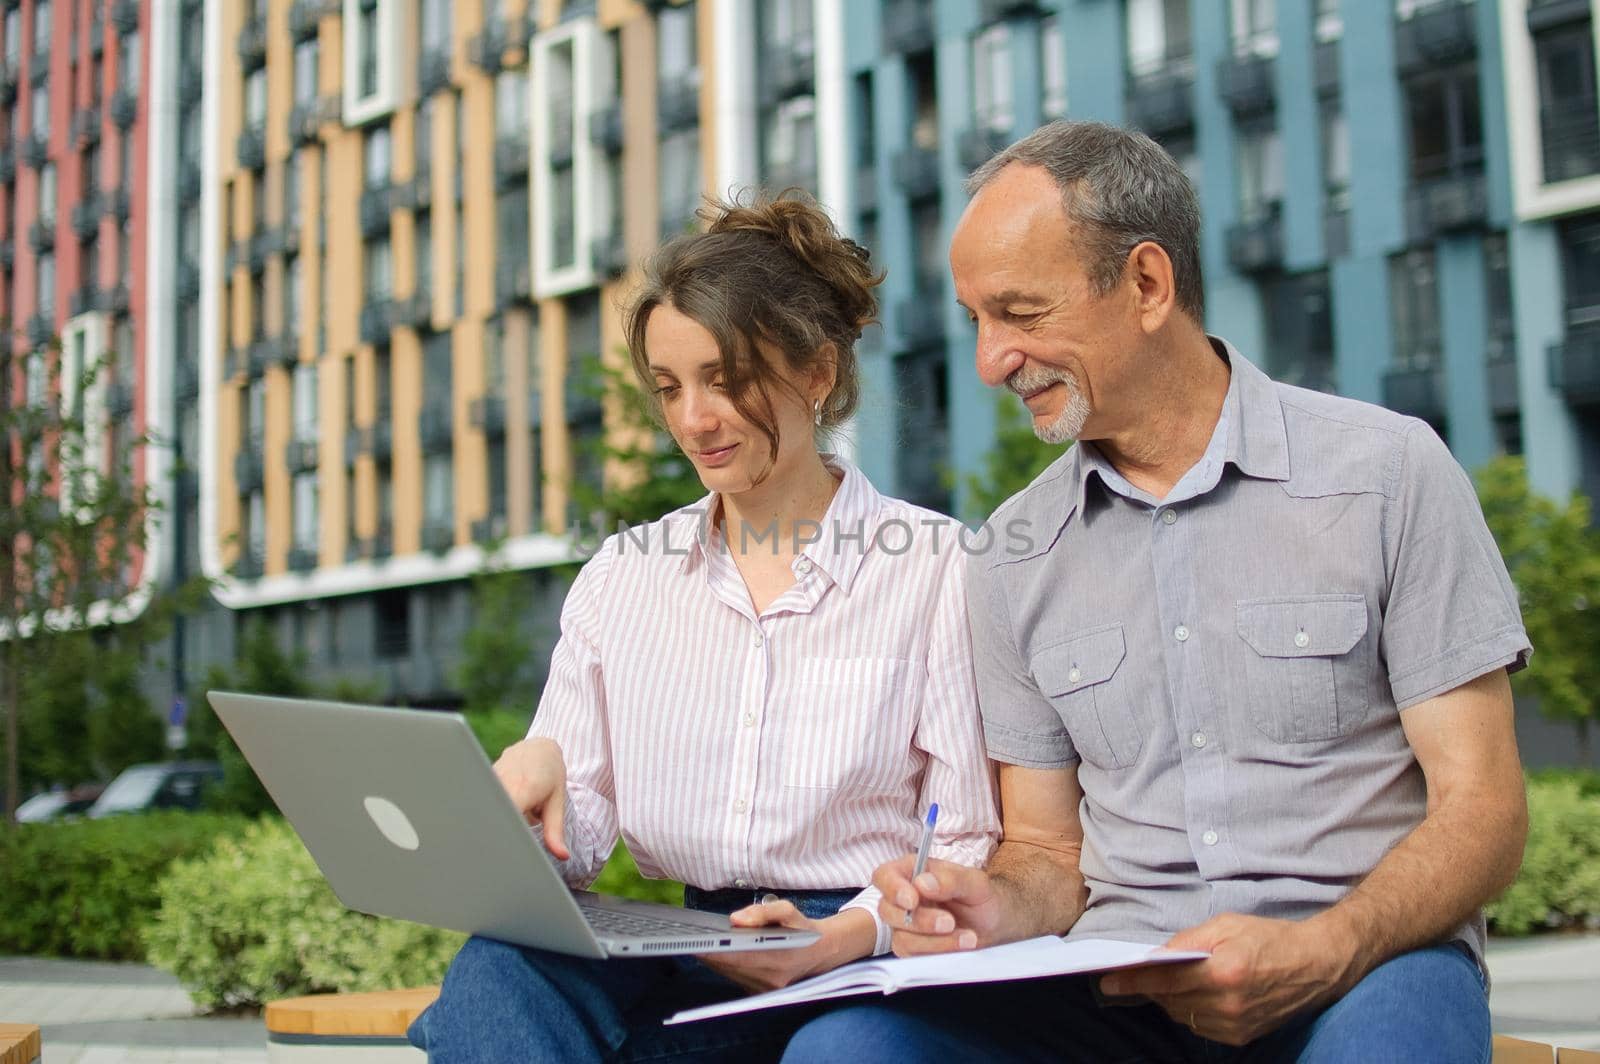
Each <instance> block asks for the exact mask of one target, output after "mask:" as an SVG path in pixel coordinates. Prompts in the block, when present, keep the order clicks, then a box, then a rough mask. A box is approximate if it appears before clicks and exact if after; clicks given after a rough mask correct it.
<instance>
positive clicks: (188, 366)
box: [172, 358, 200, 403]
mask: <svg viewBox="0 0 1600 1064" xmlns="http://www.w3.org/2000/svg"><path fill="white" fill-rule="evenodd" d="M172 371H173V372H172V381H173V390H174V391H175V392H176V393H177V396H178V401H179V402H180V403H192V402H194V401H195V400H196V399H198V398H199V397H200V367H199V366H197V365H195V364H194V362H193V361H191V360H190V359H187V358H180V359H178V361H177V363H176V364H175V365H174V366H173V367H172Z"/></svg>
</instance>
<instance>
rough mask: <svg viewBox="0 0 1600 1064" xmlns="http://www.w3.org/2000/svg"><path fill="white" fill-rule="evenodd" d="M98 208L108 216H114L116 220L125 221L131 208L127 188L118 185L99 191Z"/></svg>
mask: <svg viewBox="0 0 1600 1064" xmlns="http://www.w3.org/2000/svg"><path fill="white" fill-rule="evenodd" d="M100 209H101V210H102V211H104V212H105V214H106V217H108V218H114V219H116V220H117V221H118V222H125V221H127V220H128V213H129V211H130V210H131V209H132V203H131V202H130V201H129V199H128V190H127V189H125V188H123V187H121V186H120V185H119V186H117V187H116V188H108V189H105V190H104V191H102V192H101V193H100Z"/></svg>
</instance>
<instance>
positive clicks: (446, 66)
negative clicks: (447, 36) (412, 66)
mask: <svg viewBox="0 0 1600 1064" xmlns="http://www.w3.org/2000/svg"><path fill="white" fill-rule="evenodd" d="M449 84H450V49H449V48H447V47H435V48H424V49H423V50H422V56H421V58H420V59H418V61H417V95H419V96H423V97H427V96H432V95H433V94H434V93H436V92H438V91H439V90H440V89H443V88H445V87H447V86H448V85H449Z"/></svg>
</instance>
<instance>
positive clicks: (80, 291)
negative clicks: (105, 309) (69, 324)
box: [67, 281, 100, 317]
mask: <svg viewBox="0 0 1600 1064" xmlns="http://www.w3.org/2000/svg"><path fill="white" fill-rule="evenodd" d="M99 302H100V288H99V286H98V285H96V284H95V283H94V282H93V281H85V282H84V283H83V284H81V285H79V286H78V287H77V288H75V289H73V292H72V297H71V298H70V299H68V300H67V313H68V314H70V315H72V316H73V317H77V316H78V315H79V314H87V313H88V312H89V311H91V310H93V309H94V308H95V305H96V304H97V303H99Z"/></svg>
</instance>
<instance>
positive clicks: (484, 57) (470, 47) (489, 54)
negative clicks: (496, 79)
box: [467, 18, 510, 74]
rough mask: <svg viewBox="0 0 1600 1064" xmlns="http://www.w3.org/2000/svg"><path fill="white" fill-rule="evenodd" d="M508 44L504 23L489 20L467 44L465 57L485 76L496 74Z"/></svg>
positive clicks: (503, 61) (495, 19) (493, 19)
mask: <svg viewBox="0 0 1600 1064" xmlns="http://www.w3.org/2000/svg"><path fill="white" fill-rule="evenodd" d="M509 43H510V35H509V34H508V33H507V32H506V24H505V21H504V20H502V19H498V18H490V19H489V20H487V21H486V22H485V23H484V24H483V29H481V30H480V31H478V33H477V34H476V35H474V36H473V37H472V39H471V40H469V41H468V42H467V55H468V57H469V58H470V59H471V60H472V63H473V65H474V66H476V67H478V69H480V70H482V71H483V72H484V73H485V74H498V73H499V72H500V69H501V67H502V66H503V65H504V63H505V54H506V46H507V44H509Z"/></svg>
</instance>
